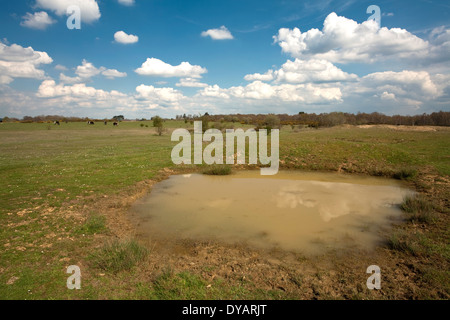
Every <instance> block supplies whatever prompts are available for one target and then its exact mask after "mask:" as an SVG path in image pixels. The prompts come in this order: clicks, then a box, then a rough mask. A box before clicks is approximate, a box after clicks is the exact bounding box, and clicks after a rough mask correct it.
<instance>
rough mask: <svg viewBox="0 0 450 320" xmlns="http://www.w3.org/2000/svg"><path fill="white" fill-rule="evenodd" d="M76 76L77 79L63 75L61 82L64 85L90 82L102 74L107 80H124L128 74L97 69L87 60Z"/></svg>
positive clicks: (114, 70) (103, 68)
mask: <svg viewBox="0 0 450 320" xmlns="http://www.w3.org/2000/svg"><path fill="white" fill-rule="evenodd" d="M75 74H76V76H75V77H69V76H66V75H65V74H63V73H61V74H60V75H59V80H60V81H61V82H64V83H80V82H86V81H89V80H91V78H93V77H95V76H97V75H100V74H101V75H103V76H104V77H106V78H107V79H114V78H122V77H126V76H127V74H126V72H120V71H118V70H116V69H107V68H105V67H100V68H97V67H96V66H94V64H93V63H92V62H89V61H87V60H86V59H83V61H82V62H81V65H79V66H77V67H76V69H75Z"/></svg>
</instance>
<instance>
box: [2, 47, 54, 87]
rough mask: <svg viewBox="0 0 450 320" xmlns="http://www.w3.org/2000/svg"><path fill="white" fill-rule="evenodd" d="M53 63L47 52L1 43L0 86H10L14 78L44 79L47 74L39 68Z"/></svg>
mask: <svg viewBox="0 0 450 320" xmlns="http://www.w3.org/2000/svg"><path fill="white" fill-rule="evenodd" d="M52 62H53V59H52V58H50V56H49V55H48V54H47V53H46V52H41V51H35V50H34V49H33V48H32V47H28V48H24V47H22V46H20V45H17V44H12V45H10V46H8V45H6V44H4V43H2V42H0V84H8V83H10V82H12V81H13V80H14V78H31V79H44V78H45V77H46V76H45V72H44V70H41V69H39V66H40V65H42V64H50V63H52Z"/></svg>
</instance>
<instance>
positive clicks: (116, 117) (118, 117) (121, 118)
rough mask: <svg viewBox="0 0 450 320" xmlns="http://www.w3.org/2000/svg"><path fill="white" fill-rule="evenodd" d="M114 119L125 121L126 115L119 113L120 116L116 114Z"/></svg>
mask: <svg viewBox="0 0 450 320" xmlns="http://www.w3.org/2000/svg"><path fill="white" fill-rule="evenodd" d="M113 119H114V120H116V121H119V122H120V121H123V120H124V119H125V117H124V116H123V115H119V116H114V117H113Z"/></svg>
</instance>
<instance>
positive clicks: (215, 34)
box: [201, 26, 233, 40]
mask: <svg viewBox="0 0 450 320" xmlns="http://www.w3.org/2000/svg"><path fill="white" fill-rule="evenodd" d="M201 35H202V37H211V39H213V40H228V39H233V35H232V34H231V32H230V31H229V30H228V29H227V27H225V26H221V27H220V28H218V29H209V30H206V31H203V32H202V33H201Z"/></svg>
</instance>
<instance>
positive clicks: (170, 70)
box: [135, 58, 208, 78]
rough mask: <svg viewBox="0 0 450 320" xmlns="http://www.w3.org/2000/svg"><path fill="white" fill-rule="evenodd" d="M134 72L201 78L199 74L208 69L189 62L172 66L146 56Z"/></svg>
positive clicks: (149, 74) (160, 75) (167, 76)
mask: <svg viewBox="0 0 450 320" xmlns="http://www.w3.org/2000/svg"><path fill="white" fill-rule="evenodd" d="M135 72H136V73H137V74H140V75H145V76H158V77H166V78H169V77H180V78H201V75H202V74H203V73H206V72H208V70H206V69H205V68H202V67H201V66H196V65H191V64H190V63H189V62H182V63H180V64H179V65H177V66H173V65H170V64H168V63H165V62H164V61H161V60H159V59H156V58H147V60H146V61H145V62H144V63H143V64H142V66H141V67H140V68H138V69H136V70H135Z"/></svg>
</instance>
